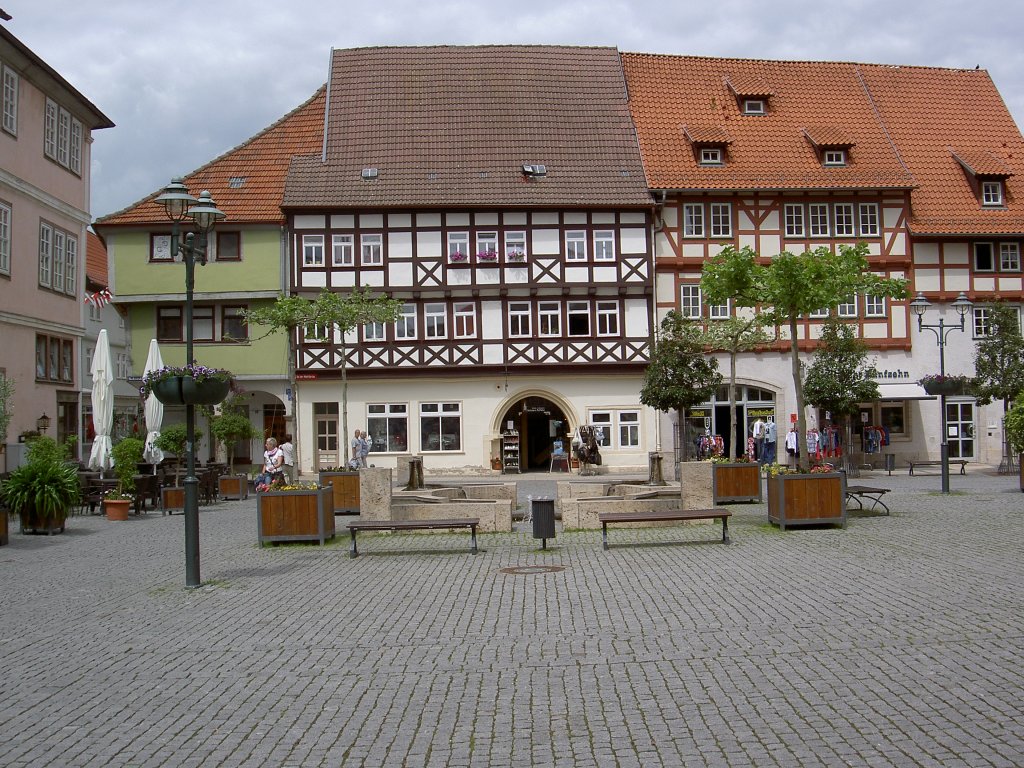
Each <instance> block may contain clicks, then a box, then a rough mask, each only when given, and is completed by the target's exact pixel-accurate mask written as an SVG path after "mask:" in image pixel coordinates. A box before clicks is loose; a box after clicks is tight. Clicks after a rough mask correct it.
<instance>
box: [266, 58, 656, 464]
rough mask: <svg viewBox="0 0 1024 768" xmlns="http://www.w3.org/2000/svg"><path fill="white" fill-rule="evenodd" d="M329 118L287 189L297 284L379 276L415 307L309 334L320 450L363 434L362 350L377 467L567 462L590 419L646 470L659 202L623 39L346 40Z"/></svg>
mask: <svg viewBox="0 0 1024 768" xmlns="http://www.w3.org/2000/svg"><path fill="white" fill-rule="evenodd" d="M326 113H327V114H326V119H325V136H326V139H325V141H324V146H323V150H322V152H320V153H318V154H315V155H307V156H301V157H296V158H295V159H294V160H293V162H292V166H291V169H290V171H289V174H288V177H287V181H286V184H285V190H284V200H283V210H284V212H285V214H286V217H287V222H288V230H289V232H290V238H291V241H290V248H289V251H290V254H291V257H290V258H291V261H290V265H289V267H290V269H289V274H290V276H291V290H292V291H293V292H294V293H296V294H298V295H311V294H313V293H315V292H317V291H319V290H321V289H322V288H324V287H327V288H329V289H331V290H335V291H340V292H342V293H344V292H346V291H349V290H351V289H352V288H353V287H354V286H370V287H372V288H373V289H375V290H378V291H379V292H380V293H382V294H387V295H389V296H391V297H394V298H397V299H399V300H401V301H402V302H403V308H402V314H401V317H400V318H399V320H398V321H397V322H395V323H393V324H392V323H389V324H382V325H368V326H365V327H362V328H359V329H357V330H355V331H353V332H352V333H350V334H348V335H347V336H346V337H345V338H341V337H340V336H339V335H338V334H337V332H335V334H334V336H333V337H332V338H327V339H321V338H320V337H321V336H322V331H321V330H319V329H309V333H308V335H307V334H306V333H300V336H299V338H298V339H297V347H298V357H297V361H296V363H297V379H298V382H297V391H298V401H297V402H298V413H297V420H298V424H297V426H298V429H299V432H300V433H305V434H312V435H314V442H315V446H314V451H313V455H311V456H308V457H307V459H308V461H309V463H310V464H311V465H313V466H316V465H320V466H326V465H331V464H336V463H339V457H340V456H341V455H344V453H345V449H346V447H347V443H348V441H349V435H347V434H346V435H344V436H340V437H339V435H340V433H341V431H342V429H343V426H342V425H343V424H344V422H345V419H344V418H343V416H344V415H345V414H342V412H341V409H342V408H344V404H343V402H342V395H341V376H342V364H341V363H342V358H343V356H344V359H345V361H346V365H345V367H344V368H345V370H344V374H345V376H346V379H347V382H348V384H347V423H348V424H349V425H350V429H352V430H355V429H365V430H366V431H367V432H368V433H369V436H370V439H371V441H372V453H371V456H370V462H371V463H376V464H378V465H385V466H387V465H388V464H389V463H390V464H392V465H393V463H394V462H397V457H399V456H401V455H403V454H416V455H422V456H424V457H426V458H427V461H426V463H427V465H428V467H429V468H430V469H432V470H438V471H443V470H445V469H448V468H451V469H454V468H458V467H464V466H470V467H480V466H488V465H490V466H495V467H496V466H498V465H499V463H501V464H503V465H504V466H505V468H506V469H514V468H516V467H517V466H518V467H520V468H522V469H529V468H544V469H547V468H548V467H549V464H550V460H551V449H552V445H553V443H554V441H555V440H556V439H558V438H562V439H563V440H566V441H567V440H568V438H569V437H570V436H571V434H572V433H573V431H574V430H575V429H576V428H577V427H578V426H580V425H587V424H591V425H595V426H599V427H601V430H600V434H601V436H602V446H601V450H602V459H603V461H604V463H605V464H607V465H608V466H610V467H612V468H615V469H619V470H623V469H639V468H646V466H647V453H648V451H649V450H651V449H652V448H653V447H654V446H655V444H656V441H657V434H656V430H657V417H656V414H655V413H654V412H652V411H650V409H647V408H645V407H643V406H641V404H640V402H639V390H640V383H641V378H642V373H643V369H644V367H645V365H646V362H647V359H648V352H649V344H650V336H651V316H652V313H651V310H652V305H651V300H652V287H653V274H652V243H651V223H652V222H651V210H652V203H651V198H650V195H649V193H648V191H647V187H646V183H645V180H644V172H643V166H642V164H641V161H640V154H639V151H638V147H637V143H636V137H635V133H634V129H633V125H632V122H631V120H630V114H629V108H628V103H627V93H626V83H625V80H624V78H623V73H622V69H621V66H620V60H619V54H618V52H617V51H616V50H615V49H613V48H568V47H552V46H521V47H517V46H480V47H444V46H442V47H426V48H365V49H354V50H337V51H334V52H333V54H332V59H331V70H330V79H329V84H328V94H327V107H326ZM511 433H516V434H514V435H512V434H511ZM503 436H508V437H509V438H511V439H505V438H504V437H503ZM513 445H518V448H517V449H513V448H512V446H513Z"/></svg>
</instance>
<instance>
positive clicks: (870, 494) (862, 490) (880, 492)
mask: <svg viewBox="0 0 1024 768" xmlns="http://www.w3.org/2000/svg"><path fill="white" fill-rule="evenodd" d="M888 492H889V489H888V488H873V487H871V486H870V485H848V486H846V500H847V501H856V502H857V508H858V509H865V507H864V500H865V499H867V500H869V501H870V502H871V506H870V507H868V508H867V509H868V510H874V509H877V508H878V507H881V508H882V509H884V510H885V514H887V515H888V514H889V506H888V505H887V504H886V503H885V502H884V501H882V497H883V496H885V494H887V493H888Z"/></svg>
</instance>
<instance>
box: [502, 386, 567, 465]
mask: <svg viewBox="0 0 1024 768" xmlns="http://www.w3.org/2000/svg"><path fill="white" fill-rule="evenodd" d="M510 424H511V429H514V430H516V431H517V432H519V444H520V454H521V455H520V459H519V461H520V468H521V471H523V472H530V471H534V472H541V471H543V472H547V471H548V469H549V468H550V466H551V448H552V446H553V445H554V442H555V440H556V439H559V438H561V439H562V441H563V442H564V444H565V445H566V447H568V445H569V438H570V437H571V436H572V430H573V425H572V424H570V423H569V419H568V418H567V416H566V414H565V412H564V411H563V410H562V408H561V407H560V406H559V405H558V404H557V403H555V402H554V401H553V400H549V399H548V398H546V397H543V396H540V395H529V396H527V397H524V398H521V399H520V400H517V401H516V402H514V403H512V404H511V405H510V406H508V407H507V408H506V409H505V410H504V412H503V413H502V415H501V419H500V421H499V427H500V430H501V431H502V432H505V431H507V430H508V429H509V428H510V427H509V425H510Z"/></svg>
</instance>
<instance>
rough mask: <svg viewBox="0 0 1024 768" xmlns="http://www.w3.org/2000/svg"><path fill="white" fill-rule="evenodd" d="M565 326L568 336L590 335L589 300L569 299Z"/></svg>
mask: <svg viewBox="0 0 1024 768" xmlns="http://www.w3.org/2000/svg"><path fill="white" fill-rule="evenodd" d="M567 318H568V322H567V323H566V326H567V328H568V332H569V335H570V336H589V335H590V302H588V301H570V302H569V306H568V312H567Z"/></svg>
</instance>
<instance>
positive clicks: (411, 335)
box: [395, 304, 416, 339]
mask: <svg viewBox="0 0 1024 768" xmlns="http://www.w3.org/2000/svg"><path fill="white" fill-rule="evenodd" d="M395 338H396V339H415V338H416V305H415V304H403V305H402V310H401V312H399V314H398V319H397V320H395Z"/></svg>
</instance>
